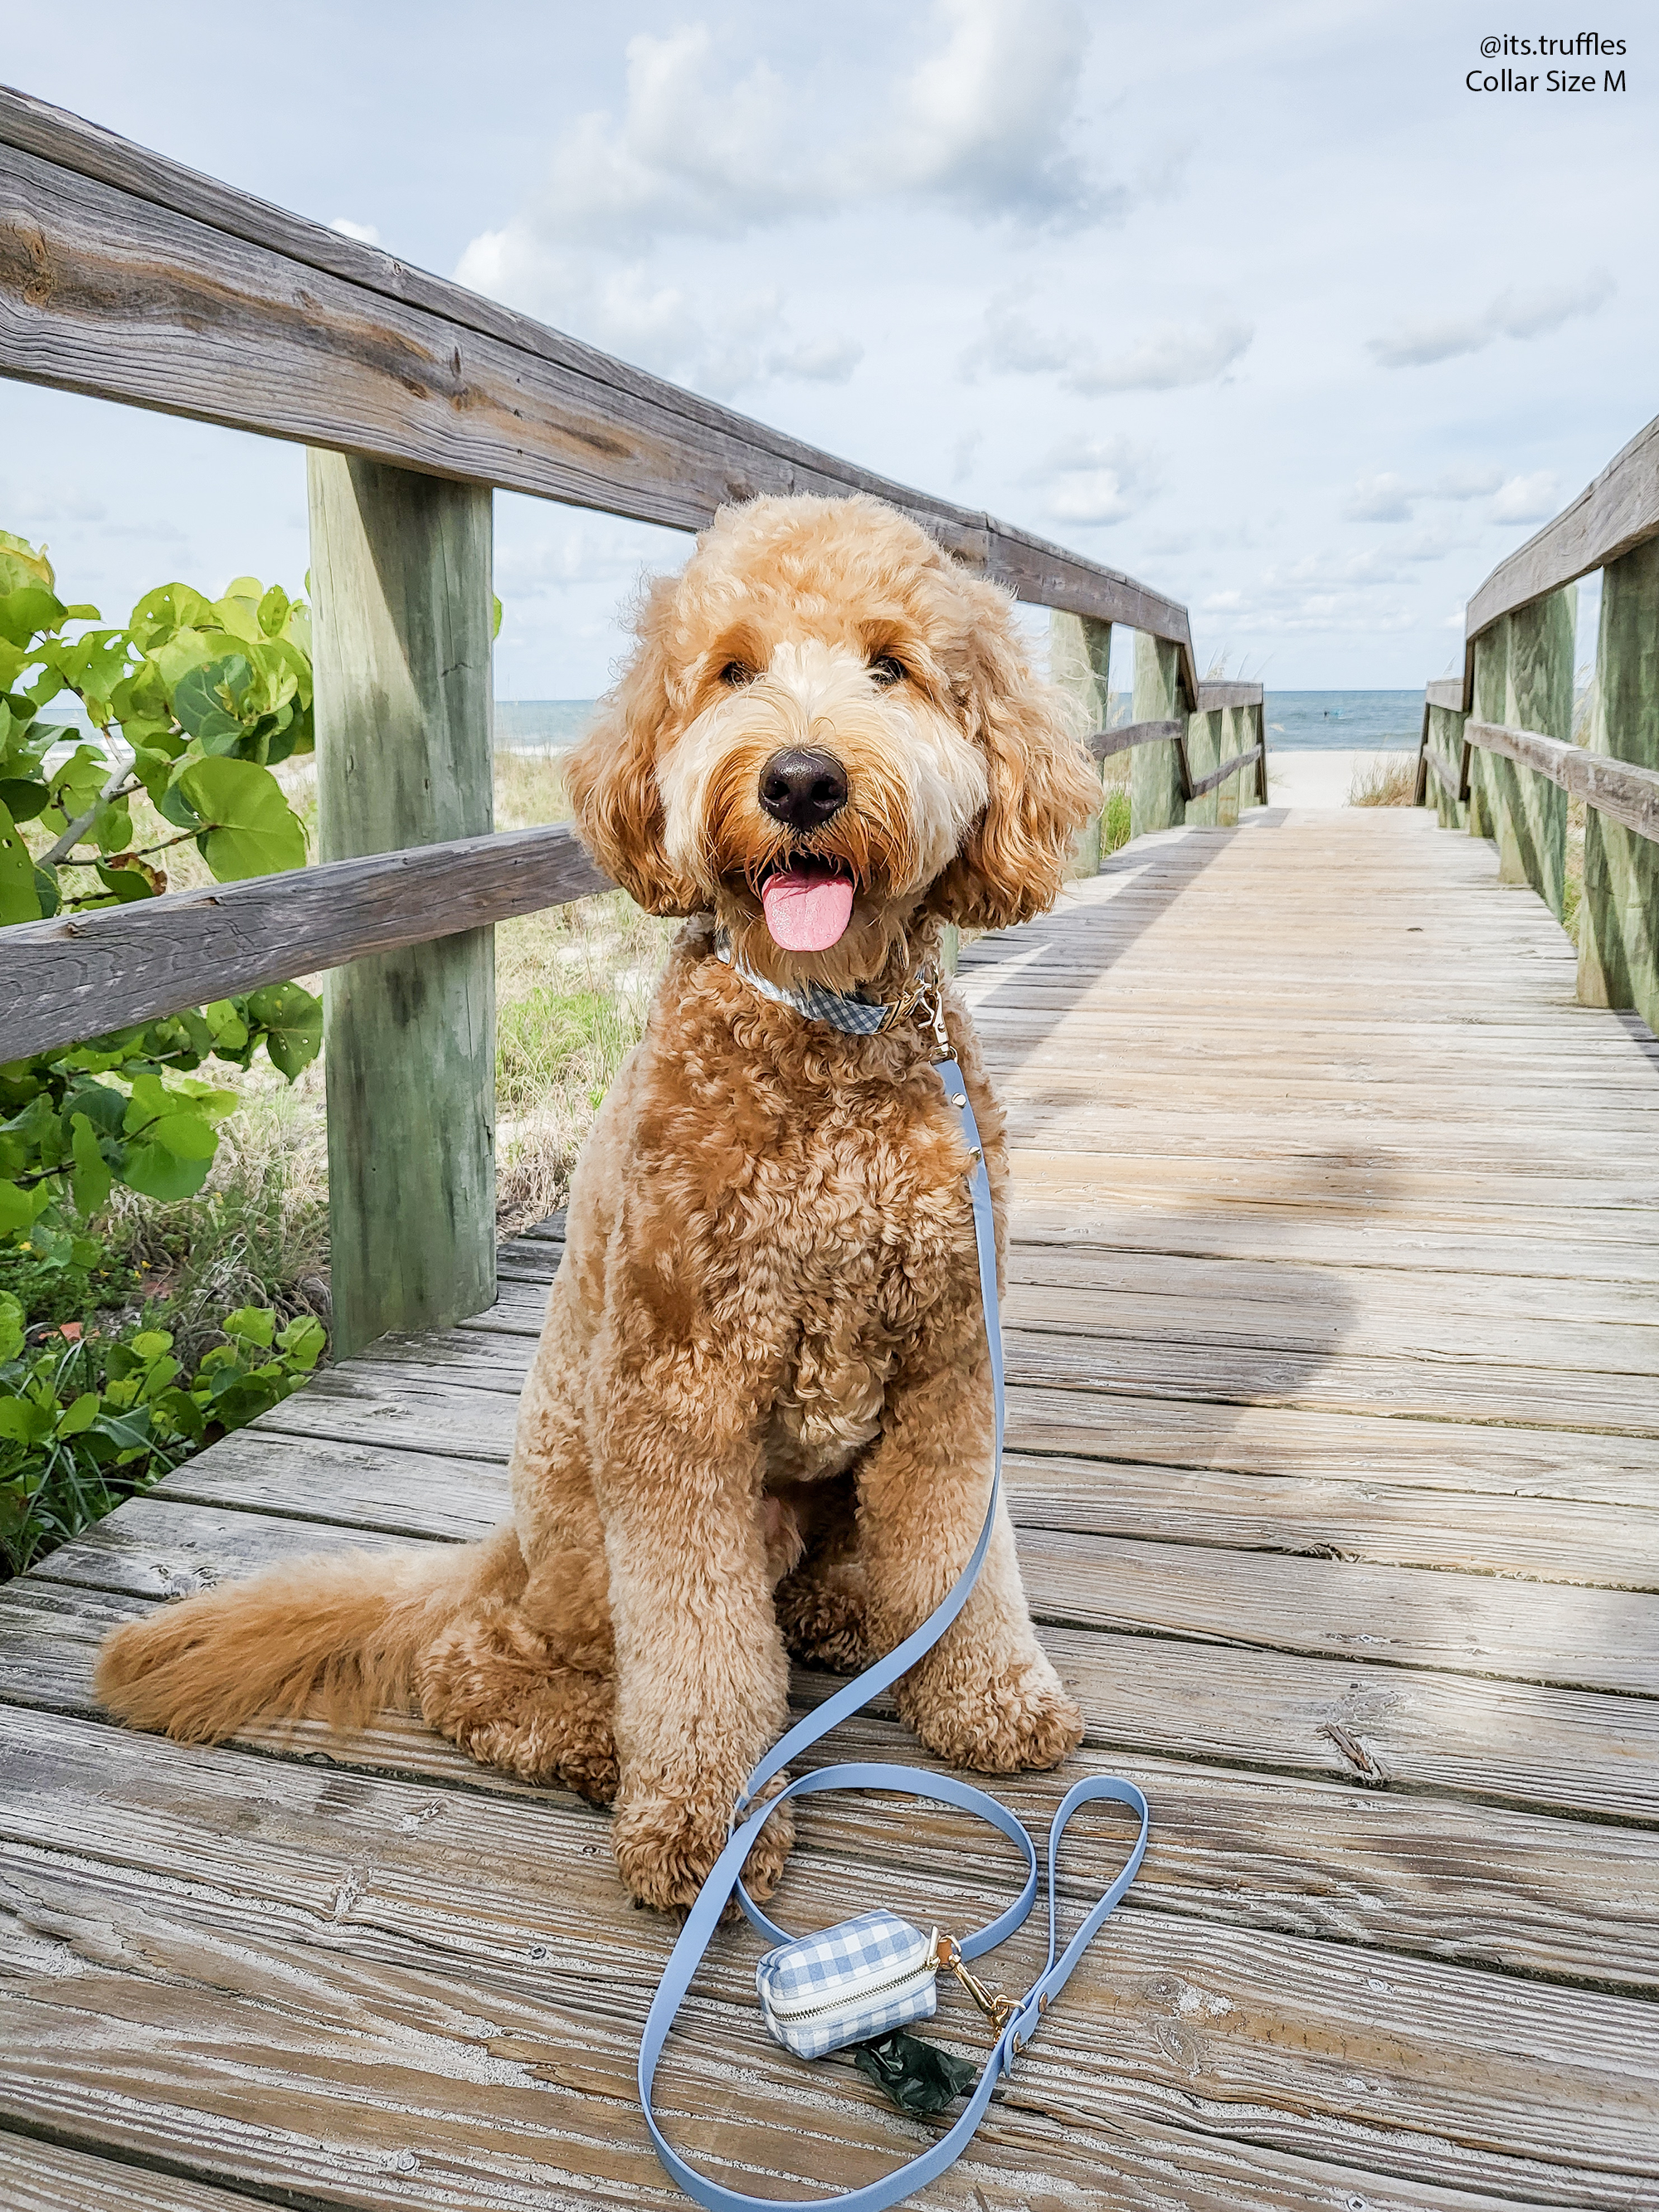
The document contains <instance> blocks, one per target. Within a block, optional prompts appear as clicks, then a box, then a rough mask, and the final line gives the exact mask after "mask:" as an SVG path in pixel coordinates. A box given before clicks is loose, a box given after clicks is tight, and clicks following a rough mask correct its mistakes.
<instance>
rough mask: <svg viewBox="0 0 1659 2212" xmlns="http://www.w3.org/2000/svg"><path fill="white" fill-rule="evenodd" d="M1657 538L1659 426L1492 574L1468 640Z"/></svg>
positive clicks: (1473, 608)
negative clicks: (1517, 611) (1501, 618)
mask: <svg viewBox="0 0 1659 2212" xmlns="http://www.w3.org/2000/svg"><path fill="white" fill-rule="evenodd" d="M1656 533H1659V419H1656V420H1655V421H1653V422H1650V423H1649V424H1648V425H1647V427H1646V428H1644V429H1641V430H1638V432H1637V434H1636V435H1635V436H1634V437H1633V438H1632V440H1631V441H1630V443H1629V444H1628V445H1627V446H1626V447H1623V448H1622V449H1621V450H1620V452H1619V453H1615V454H1614V456H1613V459H1612V460H1610V461H1609V462H1608V463H1607V466H1606V468H1604V469H1603V470H1602V471H1601V474H1600V476H1598V477H1596V478H1595V481H1594V482H1593V483H1589V484H1587V485H1586V486H1585V488H1584V489H1583V491H1581V492H1580V493H1579V495H1578V496H1577V499H1576V500H1574V501H1573V502H1572V504H1571V506H1570V507H1564V508H1563V509H1562V510H1561V512H1560V513H1559V514H1558V515H1556V516H1555V517H1554V519H1553V520H1551V521H1549V522H1547V523H1546V524H1545V525H1544V526H1543V528H1542V529H1541V530H1540V531H1538V532H1534V535H1533V536H1532V537H1531V538H1528V540H1527V542H1526V544H1524V545H1522V547H1521V548H1520V550H1518V551H1517V552H1515V553H1511V554H1510V556H1509V558H1508V560H1506V561H1504V562H1500V563H1499V564H1498V567H1497V568H1494V569H1493V570H1492V574H1491V575H1489V576H1488V577H1487V579H1486V582H1485V583H1484V584H1482V585H1481V586H1480V590H1479V591H1478V592H1476V593H1475V594H1474V598H1473V599H1471V600H1470V601H1469V605H1468V614H1467V615H1466V616H1465V617H1464V623H1465V634H1466V635H1467V636H1468V638H1469V640H1470V641H1474V639H1475V638H1477V637H1479V636H1480V635H1481V634H1482V633H1483V632H1484V631H1486V629H1490V628H1491V626H1492V623H1495V622H1497V621H1498V619H1499V618H1500V617H1502V616H1504V615H1506V614H1509V613H1511V612H1512V611H1514V610H1515V609H1516V608H1517V607H1522V606H1525V605H1528V604H1529V603H1530V602H1531V601H1532V600H1534V599H1542V598H1543V597H1544V596H1545V594H1546V593H1547V592H1555V591H1559V589H1560V588H1561V586H1563V585H1564V584H1571V583H1574V582H1576V581H1577V579H1578V578H1579V577H1580V576H1587V575H1588V574H1589V573H1590V571H1591V569H1593V568H1605V567H1606V566H1607V563H1608V562H1613V561H1617V560H1619V559H1620V557H1621V556H1623V555H1625V554H1626V553H1629V552H1631V551H1632V550H1633V549H1634V548H1635V547H1637V546H1638V545H1640V544H1644V543H1645V542H1646V541H1647V540H1648V539H1649V538H1652V537H1654V536H1655V535H1656ZM1459 703H1460V704H1467V703H1468V702H1467V701H1463V702H1459Z"/></svg>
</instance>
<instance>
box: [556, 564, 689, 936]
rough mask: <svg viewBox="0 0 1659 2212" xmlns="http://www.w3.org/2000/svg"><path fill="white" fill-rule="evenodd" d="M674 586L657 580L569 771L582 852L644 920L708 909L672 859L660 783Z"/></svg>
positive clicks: (668, 704)
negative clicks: (623, 664)
mask: <svg viewBox="0 0 1659 2212" xmlns="http://www.w3.org/2000/svg"><path fill="white" fill-rule="evenodd" d="M677 581H678V579H677V578H674V577H671V576H665V577H660V578H659V579H658V580H657V582H656V583H655V584H654V585H653V586H652V588H651V590H650V591H649V592H647V595H646V598H645V600H644V602H643V604H642V605H641V608H640V612H639V617H638V622H637V624H636V627H637V629H638V633H639V644H638V646H637V647H636V648H635V653H634V657H633V659H631V660H630V661H629V664H628V666H627V668H626V669H625V670H624V671H623V676H622V679H621V681H620V682H619V683H618V684H617V687H616V689H615V690H613V691H611V692H610V693H609V694H607V696H605V699H604V700H602V701H601V702H600V705H599V719H598V720H597V721H596V722H595V723H594V725H593V726H592V729H591V730H590V731H589V732H588V733H587V735H586V737H585V738H583V739H582V741H581V743H580V744H579V745H578V746H576V747H575V749H574V751H572V752H571V753H570V754H568V756H567V757H566V760H565V763H564V786H565V789H566V791H567V792H568V793H569V794H570V804H571V805H572V807H573V808H574V811H575V817H576V828H577V830H578V832H579V833H580V837H581V841H582V842H583V844H584V845H586V848H587V849H588V851H589V852H590V853H591V854H592V855H593V858H594V859H595V860H597V861H598V862H599V866H601V867H602V868H603V869H604V870H605V873H606V875H608V876H612V877H614V878H615V879H616V880H617V883H619V884H621V885H622V887H623V890H625V891H626V892H627V893H628V896H629V898H631V899H632V900H634V902H635V904H636V905H639V906H642V907H643V908H645V910H646V912H647V914H695V913H696V911H697V909H698V908H699V907H701V906H702V905H704V904H706V903H707V902H706V901H705V900H704V899H703V898H702V896H701V894H700V893H699V892H698V891H697V890H696V886H695V885H694V884H691V883H690V882H689V881H688V880H687V879H686V878H685V877H684V876H683V875H682V874H681V873H680V872H679V870H678V868H676V867H675V866H674V865H673V863H672V862H671V860H670V859H669V857H668V853H667V849H666V847H665V843H664V818H663V803H662V792H661V789H660V788H659V785H658V782H657V747H658V741H659V736H660V733H661V731H662V728H663V726H664V724H665V722H666V721H667V720H668V718H669V715H670V714H671V711H672V709H671V702H670V699H669V696H668V668H669V661H668V655H667V653H666V650H665V643H664V635H663V634H664V632H665V629H666V628H667V626H668V621H669V615H670V608H671V601H672V599H673V596H674V588H675V585H676V583H677Z"/></svg>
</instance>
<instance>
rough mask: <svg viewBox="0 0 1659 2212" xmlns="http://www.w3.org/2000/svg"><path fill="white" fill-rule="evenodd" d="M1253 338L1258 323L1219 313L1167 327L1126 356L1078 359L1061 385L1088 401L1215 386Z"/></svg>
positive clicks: (1132, 349) (1150, 336) (1146, 339)
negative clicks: (1105, 395) (1198, 321)
mask: <svg viewBox="0 0 1659 2212" xmlns="http://www.w3.org/2000/svg"><path fill="white" fill-rule="evenodd" d="M1253 337H1255V325H1253V324H1250V323H1248V322H1246V321H1244V319H1243V317H1241V316H1237V315H1219V316H1217V317H1216V318H1215V319H1213V320H1212V321H1211V322H1209V323H1207V324H1186V325H1181V324H1176V323H1165V324H1164V325H1161V326H1160V327H1159V328H1158V330H1155V331H1149V332H1148V334H1147V335H1146V337H1143V338H1141V339H1140V340H1139V342H1138V343H1136V344H1134V345H1133V346H1131V347H1130V348H1129V349H1128V351H1127V353H1121V354H1115V355H1109V356H1107V357H1106V358H1104V359H1099V358H1097V359H1095V360H1094V361H1092V362H1091V361H1090V360H1088V359H1087V358H1086V357H1085V358H1084V359H1082V360H1079V362H1078V364H1077V366H1076V367H1075V368H1073V369H1072V370H1071V371H1070V372H1069V373H1068V374H1066V376H1064V377H1063V378H1062V379H1061V381H1062V382H1063V383H1064V384H1065V385H1066V388H1067V389H1068V390H1069V391H1072V392H1082V393H1084V394H1085V396H1088V397H1092V396H1094V395H1095V394H1097V393H1099V392H1174V391H1176V390H1177V389H1178V388H1179V387H1181V386H1184V385H1191V384H1212V383H1214V381H1215V380H1216V379H1217V378H1218V377H1219V376H1221V375H1223V374H1225V372H1226V371H1227V370H1228V369H1230V368H1231V367H1232V365H1233V363H1234V362H1236V361H1237V360H1238V359H1239V357H1240V356H1241V355H1243V353H1245V352H1246V351H1248V349H1249V344H1250V341H1251V339H1252V338H1253Z"/></svg>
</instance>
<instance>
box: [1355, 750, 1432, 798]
mask: <svg viewBox="0 0 1659 2212" xmlns="http://www.w3.org/2000/svg"><path fill="white" fill-rule="evenodd" d="M1416 797H1417V755H1416V753H1415V752H1409V753H1406V752H1399V753H1393V752H1391V753H1383V754H1380V755H1378V756H1377V757H1375V758H1373V759H1371V760H1369V761H1361V762H1358V763H1356V764H1355V767H1354V772H1353V781H1352V783H1351V784H1350V785H1349V787H1348V804H1349V805H1350V806H1410V805H1414V804H1415V801H1416Z"/></svg>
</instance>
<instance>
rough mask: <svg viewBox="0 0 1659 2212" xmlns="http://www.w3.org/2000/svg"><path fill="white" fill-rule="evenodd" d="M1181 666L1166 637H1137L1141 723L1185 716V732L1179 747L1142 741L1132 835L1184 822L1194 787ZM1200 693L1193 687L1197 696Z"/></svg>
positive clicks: (1136, 757)
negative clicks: (1190, 767) (1188, 768)
mask: <svg viewBox="0 0 1659 2212" xmlns="http://www.w3.org/2000/svg"><path fill="white" fill-rule="evenodd" d="M1182 689H1183V687H1182V678H1181V670H1180V666H1179V663H1178V661H1177V659H1176V653H1175V650H1174V648H1173V647H1170V646H1169V645H1167V644H1165V643H1164V641H1163V640H1162V639H1159V638H1156V637H1153V636H1152V635H1150V634H1148V633H1146V632H1142V633H1141V634H1139V635H1137V637H1136V639H1135V678H1134V705H1133V714H1134V718H1135V722H1136V723H1139V724H1145V723H1147V722H1168V721H1172V720H1180V723H1181V732H1180V735H1179V736H1178V738H1176V743H1175V744H1173V745H1169V746H1164V745H1158V746H1152V745H1138V746H1137V747H1136V748H1135V750H1134V752H1133V756H1132V757H1131V763H1130V769H1129V823H1130V836H1131V837H1132V838H1139V837H1142V836H1146V834H1147V833H1148V832H1149V831H1155V830H1159V829H1171V828H1174V827H1176V825H1177V824H1179V823H1180V822H1181V820H1182V815H1183V813H1184V811H1185V802H1186V795H1187V793H1188V790H1189V789H1190V787H1191V780H1190V778H1189V777H1188V773H1187V736H1186V730H1187V726H1186V722H1185V720H1184V719H1183V718H1182V716H1181V714H1180V709H1181V707H1182ZM1186 696H1187V698H1188V701H1190V700H1191V698H1192V697H1193V696H1194V694H1193V692H1192V691H1191V690H1188V691H1187V693H1186Z"/></svg>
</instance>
